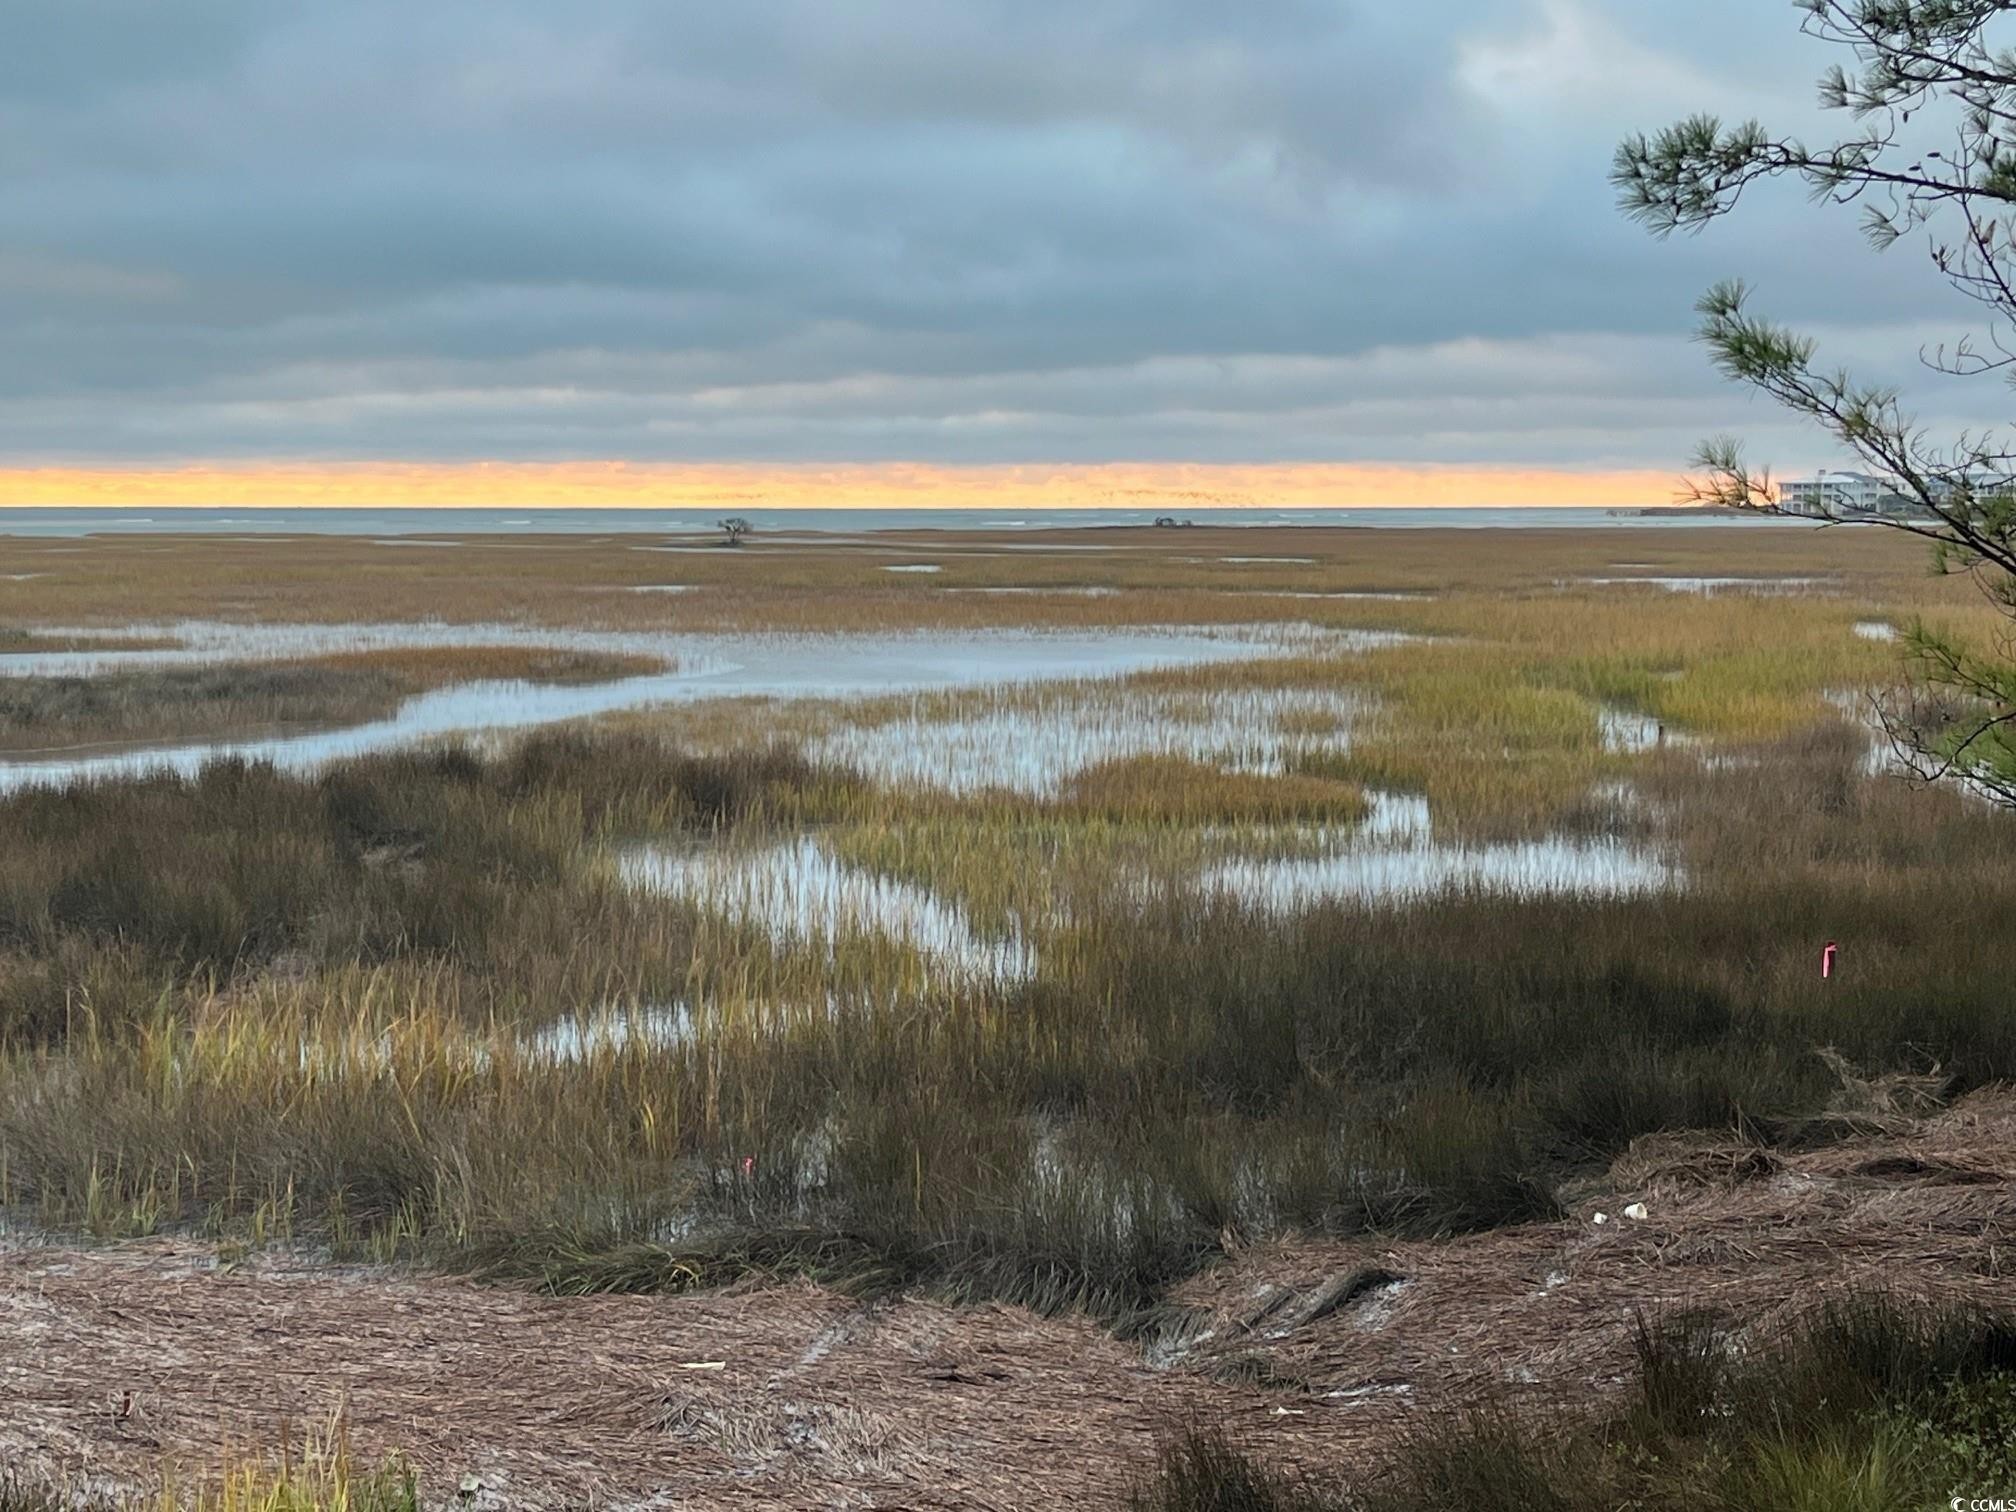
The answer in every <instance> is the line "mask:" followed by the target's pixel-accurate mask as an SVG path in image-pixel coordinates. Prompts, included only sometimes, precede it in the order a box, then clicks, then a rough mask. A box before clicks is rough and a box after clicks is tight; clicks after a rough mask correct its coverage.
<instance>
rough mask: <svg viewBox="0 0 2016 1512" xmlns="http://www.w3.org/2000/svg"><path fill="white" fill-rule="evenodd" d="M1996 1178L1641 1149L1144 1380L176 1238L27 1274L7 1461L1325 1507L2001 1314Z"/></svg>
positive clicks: (7, 1266) (1234, 1328)
mask: <svg viewBox="0 0 2016 1512" xmlns="http://www.w3.org/2000/svg"><path fill="white" fill-rule="evenodd" d="M2011 1179H2016V1101H2012V1099H2011V1097H2010V1095H2009V1094H2008V1093H2006V1092H1992V1093H1982V1094H1977V1095H1976V1096H1974V1097H1972V1098H1969V1099H1968V1100H1966V1101H1965V1102H1963V1103H1961V1104H1959V1105H1958V1106H1956V1107H1954V1108H1953V1109H1951V1110H1950V1111H1947V1112H1944V1113H1941V1114H1938V1115H1936V1116H1934V1117H1932V1118H1930V1119H1927V1120H1923V1121H1920V1122H1917V1123H1914V1124H1912V1125H1910V1126H1909V1127H1907V1128H1902V1129H1899V1130H1898V1131H1895V1132H1893V1133H1890V1134H1887V1135H1883V1136H1879V1137H1871V1138H1865V1139H1859V1140H1854V1141H1850V1142H1848V1143H1845V1144H1839V1145H1836V1146H1834V1147H1831V1148H1829V1149H1826V1150H1822V1151H1816V1152H1810V1153H1791V1154H1786V1153H1782V1152H1781V1153H1778V1154H1775V1155H1772V1156H1769V1157H1766V1156H1764V1155H1763V1153H1762V1152H1760V1151H1758V1150H1756V1149H1754V1148H1753V1147H1750V1146H1745V1145H1741V1144H1738V1143H1733V1142H1731V1141H1729V1140H1727V1139H1723V1140H1721V1141H1719V1142H1713V1143H1707V1142H1696V1143H1694V1144H1690V1145H1688V1146H1685V1147H1675V1146H1673V1145H1672V1144H1670V1143H1668V1144H1665V1145H1659V1144H1656V1143H1652V1142H1647V1143H1645V1144H1642V1145H1641V1146H1639V1147H1636V1148H1634V1150H1633V1151H1632V1153H1631V1154H1630V1155H1628V1156H1627V1157H1625V1158H1624V1159H1621V1160H1620V1161H1618V1163H1617V1165H1616V1166H1615V1167H1614V1168H1613V1171H1612V1173H1611V1179H1610V1181H1609V1182H1607V1183H1602V1184H1599V1185H1598V1186H1596V1187H1592V1188H1591V1190H1589V1191H1588V1192H1586V1193H1584V1194H1583V1196H1582V1198H1581V1200H1579V1201H1578V1202H1577V1203H1576V1205H1575V1211H1574V1213H1573V1214H1572V1215H1571V1216H1570V1217H1569V1218H1567V1219H1565V1220H1563V1221H1561V1222H1556V1223H1544V1224H1531V1225H1527V1226H1524V1227H1520V1228H1515V1229H1509V1230H1504V1231H1501V1232H1498V1233H1493V1234H1485V1235H1478V1236H1473V1237H1470V1238H1464V1239H1459V1240H1454V1241H1444V1242H1434V1241H1423V1242H1412V1243H1397V1244H1396V1243H1391V1242H1384V1241H1380V1240H1376V1239H1375V1240H1365V1241H1362V1242H1355V1243H1343V1244H1339V1243H1294V1244H1283V1245H1278V1246H1276V1245H1269V1246H1262V1247H1257V1248H1254V1249H1248V1250H1243V1251H1240V1252H1239V1253H1237V1254H1235V1255H1232V1256H1230V1257H1228V1258H1227V1260H1226V1261H1225V1262H1224V1263H1223V1264H1222V1265H1220V1266H1219V1267H1218V1268H1217V1269H1215V1270H1213V1271H1211V1272H1210V1273H1208V1274H1206V1275H1205V1276H1202V1277H1200V1278H1199V1279H1198V1280H1196V1281H1195V1282H1193V1283H1191V1284H1190V1285H1189V1286H1188V1287H1186V1288H1185V1289H1184V1290H1183V1291H1182V1292H1181V1293H1180V1294H1179V1297H1178V1299H1177V1300H1178V1301H1179V1302H1180V1303H1181V1304H1182V1306H1183V1307H1184V1308H1185V1309H1187V1311H1186V1312H1184V1313H1183V1314H1182V1316H1181V1319H1180V1321H1172V1322H1171V1324H1170V1326H1169V1327H1168V1329H1166V1330H1165V1331H1164V1332H1163V1333H1162V1334H1160V1335H1159V1336H1157V1337H1156V1338H1155V1339H1154V1340H1152V1341H1151V1342H1150V1344H1149V1347H1148V1355H1147V1356H1146V1357H1144V1355H1143V1353H1142V1352H1141V1349H1140V1348H1139V1347H1137V1346H1135V1345H1130V1344H1126V1343H1122V1342H1120V1341H1118V1340H1116V1339H1114V1338H1112V1337H1111V1336H1110V1335H1108V1334H1105V1333H1103V1332H1101V1331H1100V1330H1099V1329H1097V1328H1096V1327H1094V1326H1092V1325H1090V1324H1089V1323H1087V1322H1085V1321H1083V1320H1073V1319H1059V1318H1051V1319H1044V1318H1039V1317H1037V1316H1035V1315H1033V1314H1031V1313H1028V1312H1026V1311H1023V1310H1020V1309H1016V1308H1007V1307H994V1306H989V1307H978V1308H971V1307H969V1308H950V1307H945V1306H942V1305H939V1304H937V1303H933V1302H928V1301H923V1300H918V1299H905V1300H899V1301H886V1302H879V1303H862V1302H859V1301H856V1300H852V1299H849V1298H846V1297H842V1296H839V1295H836V1294H834V1293H831V1292H828V1291H824V1290H821V1289H819V1288H817V1287H814V1286H810V1285H807V1284H803V1283H794V1284H789V1285H783V1286H773V1287H769V1288H765V1289H762V1290H759V1291H754V1292H747V1291H745V1292H725V1293H724V1292H717V1293H712V1294H702V1295H688V1296H682V1297H678V1298H664V1297H637V1296H601V1297H570V1298H564V1299H561V1298H550V1297H539V1296H534V1295H531V1294H529V1293H526V1292H522V1291H517V1290H513V1289H508V1288H495V1287H490V1288H484V1287H476V1286H471V1285H468V1284H464V1283H459V1282H455V1281H449V1280H443V1279H437V1278H431V1277H427V1276H420V1275H414V1274H411V1273H396V1272H389V1271H383V1270H375V1269H354V1268H353V1269H342V1270H331V1269H328V1268H325V1267H319V1266H316V1265H314V1264H311V1263H307V1262H304V1261H303V1260H301V1259H298V1258H295V1257H292V1256H290V1255H288V1254H286V1253H284V1252H268V1253H255V1254H250V1255H247V1254H243V1253H241V1252H237V1251H231V1252H227V1253H224V1254H221V1255H220V1254H219V1253H218V1252H217V1251H214V1250H212V1249H210V1248H208V1247H206V1246H203V1245H200V1244H192V1243H189V1242H187V1241H154V1242H149V1243H145V1244H132V1245H124V1246H119V1247H116V1248H112V1249H98V1250H75V1249H37V1248H30V1249H21V1250H14V1251H12V1252H10V1253H7V1254H5V1255H4V1256H0V1349H4V1350H5V1351H6V1352H8V1353H10V1354H12V1353H17V1352H18V1353H19V1354H21V1355H22V1357H24V1358H25V1357H28V1356H31V1355H32V1358H33V1359H34V1361H35V1369H34V1370H33V1371H32V1372H29V1371H17V1372H11V1373H8V1374H7V1375H5V1376H4V1377H0V1450H4V1452H5V1455H6V1458H7V1459H8V1460H9V1462H10V1463H11V1464H13V1465H14V1466H16V1467H17V1468H19V1469H21V1470H23V1471H26V1472H29V1473H36V1474H47V1475H55V1476H59V1477H61V1476H66V1475H67V1476H69V1477H72V1478H73V1479H74V1478H77V1477H81V1476H82V1475H84V1474H86V1473H89V1474H90V1475H92V1476H95V1477H100V1478H101V1479H100V1482H99V1483H100V1484H104V1483H105V1481H106V1480H112V1481H115V1482H125V1483H128V1484H132V1485H146V1484H148V1483H150V1482H152V1481H153V1480H154V1479H155V1478H156V1477H158V1476H159V1475H160V1474H161V1472H162V1470H163V1467H164V1465H165V1466H168V1467H171V1469H172V1472H173V1473H175V1474H177V1475H179V1476H181V1477H182V1478H183V1479H185V1480H186V1479H189V1478H191V1477H194V1476H199V1475H200V1474H202V1473H204V1472H205V1471H206V1470H214V1468H215V1467H216V1465H217V1464H218V1463H219V1462H220V1461H222V1460H226V1459H240V1458H242V1456H243V1454H244V1452H245V1451H246V1449H247V1448H248V1447H252V1446H269V1447H270V1446H273V1445H276V1444H278V1443H281V1442H283V1441H284V1440H285V1439H286V1438H288V1437H289V1436H290V1435H291V1436H292V1437H293V1438H294V1439H295V1440H296V1441H298V1440H299V1438H300V1436H301V1433H302V1431H303V1428H304V1425H313V1424H318V1423H327V1422H329V1421H331V1419H332V1418H333V1417H337V1416H339V1415H340V1419H341V1421H342V1422H343V1423H344V1425H345V1431H346V1433H347V1435H348V1437H349V1439H350V1440H351V1441H352V1443H353V1444H354V1446H355V1449H356V1452H357V1453H358V1454H359V1455H360V1456H362V1457H364V1458H365V1459H366V1460H367V1462H368V1461H369V1460H370V1459H372V1458H374V1457H376V1456H380V1455H385V1454H391V1453H395V1452H396V1453H403V1454H405V1455H408V1456H410V1457H411V1459H412V1460H413V1462H414V1464H415V1466H416V1468H417V1470H418V1471H419V1475H420V1482H421V1489H422V1492H423V1493H424V1494H427V1495H428V1496H429V1499H430V1500H431V1499H435V1498H441V1499H446V1498H449V1497H452V1496H453V1495H454V1493H455V1491H456V1489H457V1487H458V1486H459V1482H460V1477H461V1476H462V1475H463V1474H465V1473H467V1474H474V1475H475V1476H476V1477H477V1479H478V1480H479V1481H480V1482H481V1484H482V1486H483V1487H484V1493H483V1494H484V1495H485V1496H494V1497H502V1498H504V1499H506V1500H508V1501H509V1503H510V1504H511V1505H514V1506H525V1507H533V1508H540V1507H554V1506H561V1505H567V1504H574V1503H578V1502H579V1501H580V1500H581V1499H582V1498H585V1497H587V1496H590V1495H594V1496H596V1497H598V1498H600V1499H602V1500H604V1501H615V1502H623V1501H626V1500H631V1499H638V1500H641V1499H644V1498H647V1497H652V1496H657V1497H660V1498H670V1499H690V1500H692V1501H694V1503H695V1504H703V1503H704V1504H706V1505H710V1506H715V1505H734V1506H742V1507H749V1508H759V1509H769V1508H786V1507H791V1508H796V1507H802V1506H808V1505H831V1504H835V1503H836V1502H839V1501H842V1500H844V1501H845V1502H846V1503H847V1504H850V1505H863V1506H888V1507H897V1506H903V1507H920V1508H921V1507H933V1508H953V1507H959V1508H971V1507H980V1508H987V1507H992V1508H1002V1509H1008V1508H1015V1509H1020V1508H1026V1507H1030V1506H1037V1505H1041V1506H1046V1507H1053V1506H1054V1507H1104V1506H1110V1505H1112V1504H1113V1502H1114V1500H1115V1498H1117V1497H1118V1496H1119V1495H1120V1494H1121V1493H1122V1492H1123V1491H1124V1489H1125V1488H1126V1487H1127V1485H1128V1484H1129V1483H1130V1481H1132V1480H1133V1479H1134V1478H1136V1477H1138V1476H1139V1475H1140V1474H1141V1473H1143V1471H1144V1470H1145V1468H1146V1465H1147V1463H1148V1462H1149V1460H1150V1458H1151V1457H1152V1455H1153V1453H1154V1450H1155V1447H1156V1445H1157V1444H1158V1443H1159V1442H1160V1441H1162V1440H1163V1439H1164V1438H1166V1437H1167V1436H1168V1435H1169V1434H1171V1433H1173V1432H1175V1431H1177V1430H1179V1429H1180V1428H1182V1427H1183V1426H1184V1425H1185V1424H1186V1423H1189V1422H1194V1421H1200V1420H1208V1421H1210V1422H1213V1423H1215V1424H1217V1425H1219V1426H1220V1427H1222V1428H1223V1429H1225V1430H1226V1431H1227V1432H1228V1433H1229V1434H1230V1435H1231V1436H1232V1437H1233V1438H1234V1439H1236V1440H1237V1441H1238V1442H1239V1443H1241V1444H1242V1445H1244V1446H1246V1447H1248V1448H1250V1449H1251V1450H1253V1451H1254V1452H1257V1453H1260V1454H1262V1455H1264V1456H1265V1457H1266V1458H1267V1459H1268V1460H1269V1462H1271V1463H1273V1464H1276V1465H1280V1466H1284V1467H1290V1468H1295V1469H1301V1470H1306V1471H1312V1472H1323V1473H1331V1474H1334V1473H1336V1472H1339V1471H1344V1470H1356V1469H1359V1468H1361V1467H1362V1466H1363V1464H1364V1463H1365V1460H1366V1456H1367V1455H1368V1454H1372V1453H1375V1452H1377V1451H1378V1450H1379V1449H1380V1448H1382V1447H1390V1446H1391V1445H1393V1444H1394V1443H1395V1442H1396V1441H1397V1440H1398V1438H1399V1437H1400V1436H1402V1435H1404V1434H1405V1433H1407V1432H1408V1431H1409V1430H1410V1428H1411V1427H1412V1426H1413V1425H1416V1424H1418V1423H1419V1422H1420V1421H1421V1420H1422V1415H1423V1414H1424V1413H1425V1412H1426V1411H1428V1410H1430V1409H1432V1408H1435V1407H1438V1406H1443V1407H1446V1406H1450V1405H1453V1404H1457V1403H1460V1402H1463V1401H1465V1400H1468V1399H1471V1398H1474V1397H1476V1396H1479V1395H1482V1394H1490V1395H1492V1396H1493V1397H1496V1398H1499V1399H1503V1398H1504V1397H1506V1396H1508V1395H1509V1396H1511V1397H1512V1398H1515V1399H1523V1400H1530V1401H1532V1402H1534V1403H1536V1404H1541V1403H1545V1404H1548V1405H1549V1406H1551V1407H1553V1408H1554V1409H1556V1410H1557V1411H1558V1410H1559V1409H1560V1408H1562V1407H1564V1406H1565V1407H1567V1408H1569V1409H1570V1410H1574V1411H1580V1410H1588V1409H1595V1408H1597V1407H1599V1406H1600V1405H1601V1404H1603V1403H1604V1402H1605V1401H1606V1400H1607V1396H1606V1393H1614V1392H1616V1391H1617V1390H1618V1389H1620V1384H1621V1383H1623V1382H1624V1381H1626V1380H1627V1379H1628V1377H1629V1375H1630V1365H1631V1360H1632V1350H1633V1338H1634V1329H1635V1327H1636V1324H1637V1321H1638V1320H1639V1319H1640V1318H1642V1317H1645V1316H1654V1317H1656V1316H1661V1315H1672V1314H1674V1313H1677V1312H1681V1311H1686V1312H1688V1313H1690V1314H1702V1313H1706V1314H1711V1315H1713V1316H1716V1317H1718V1318H1722V1319H1725V1320H1726V1321H1727V1323H1728V1324H1729V1325H1730V1326H1732V1327H1734V1328H1736V1329H1738V1330H1741V1331H1744V1332H1746V1333H1750V1334H1755V1335H1756V1336H1759V1337H1768V1336H1770V1335H1771V1333H1772V1331H1773V1330H1774V1329H1775V1328H1777V1327H1779V1326H1780V1325H1781V1324H1782V1323H1784V1322H1785V1321H1786V1320H1788V1319H1790V1318H1791V1317H1793V1316H1795V1315H1798V1314H1803V1313H1805V1312H1808V1311H1810V1310H1811V1309H1812V1308H1813V1306H1814V1305H1815V1304H1816V1303H1817V1302H1819V1301H1822V1300H1824V1299H1827V1298H1830V1297H1842V1296H1851V1295H1855V1294H1858V1293H1864V1292H1867V1291H1868V1290H1869V1289H1871V1288H1872V1287H1874V1286H1880V1288H1881V1289H1882V1290H1883V1291H1884V1292H1885V1293H1887V1294H1889V1295H1893V1296H1899V1297H1901V1298H1904V1299H1907V1300H1908V1299H1926V1300H1936V1301H1946V1302H1970V1301H1971V1302H1979V1303H1984V1304H1994V1303H1996V1302H1998V1301H2000V1300H2002V1299H2004V1298H2006V1295H2007V1284H2008V1283H2007V1279H2006V1276H2007V1273H2008V1268H2009V1266H2010V1265H2011V1264H2012V1263H2016V1256H2012V1254H2011V1251H2010V1250H2009V1247H2008V1245H2009V1236H2008V1233H2007V1229H2006V1225H2007V1215H2006V1213H2004V1211H2003V1206H2004V1205H2003V1204H2002V1203H2001V1201H2000V1199H1999V1197H1998V1196H1997V1193H1998V1192H1999V1191H2000V1190H2002V1189H2003V1187H2004V1186H2005V1185H2006V1183H2007V1182H2008V1181H2009V1180H2011ZM1633 1201H1642V1202H1644V1203H1645V1204H1646V1206H1647V1208H1648V1216H1647V1217H1646V1218H1645V1219H1643V1220H1642V1221H1640V1220H1631V1219H1627V1218H1624V1217H1622V1216H1621V1214H1622V1211H1623V1208H1624V1207H1625V1206H1626V1205H1627V1204H1629V1203H1631V1202H1633ZM1599 1211H1600V1212H1604V1213H1605V1215H1606V1217H1607V1218H1608V1220H1609V1221H1608V1222H1606V1223H1603V1224H1598V1223H1596V1222H1594V1214H1595V1213H1596V1212H1599ZM1151 1361H1152V1363H1151ZM128 1392H130V1393H131V1395H132V1403H133V1405H132V1408H131V1410H130V1412H128V1413H127V1414H126V1415H125V1416H123V1417H122V1416H121V1415H120V1406H121V1403H122V1401H123V1399H124V1397H125V1395H126V1394H127V1393H128Z"/></svg>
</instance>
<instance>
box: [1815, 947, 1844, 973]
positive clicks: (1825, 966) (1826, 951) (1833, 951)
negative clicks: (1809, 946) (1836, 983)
mask: <svg viewBox="0 0 2016 1512" xmlns="http://www.w3.org/2000/svg"><path fill="white" fill-rule="evenodd" d="M1840 951H1841V947H1840V946H1839V945H1836V944H1835V943H1834V942H1833V941H1832V940H1829V941H1828V942H1827V944H1826V945H1825V946H1824V947H1823V948H1822V949H1821V951H1820V979H1821V980H1822V981H1823V982H1824V981H1826V980H1827V979H1828V978H1829V977H1831V976H1833V975H1834V957H1835V956H1836V955H1838V954H1839V953H1840Z"/></svg>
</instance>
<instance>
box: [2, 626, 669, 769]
mask: <svg viewBox="0 0 2016 1512" xmlns="http://www.w3.org/2000/svg"><path fill="white" fill-rule="evenodd" d="M37 649H58V648H54V647H51V648H40V647H38V648H37ZM72 649H74V648H72ZM84 649H93V650H118V649H128V648H123V647H120V646H118V645H116V644H105V643H100V642H92V643H91V644H90V645H89V646H86V647H84ZM142 649H144V648H142ZM661 665H662V663H661V662H660V661H659V660H658V659H656V658H652V657H644V656H619V655H612V654H608V653H599V652H582V651H570V650H548V649H542V648H537V647H504V646H443V647H426V648H399V649H393V650H375V651H358V652H349V653H342V654H337V655H331V656H321V657H314V658H304V659H301V660H296V661H278V662H224V663H215V664H206V665H197V666H169V667H155V668H148V669H146V670H143V671H112V672H103V673H99V674H96V675H93V676H24V677H9V676H0V750H6V751H13V752H17V753H26V752H33V751H49V750H61V749H71V748H75V747H80V746H92V745H108V744H114V743H118V742H128V741H134V742H137V741H170V740H179V739H193V738H214V737H216V736H219V735H228V734H244V733H247V732H252V731H263V730H270V729H275V728H288V727H300V726H319V725H335V724H350V723H358V722H361V721H364V720H367V719H373V718H376V717H378V716H380V715H383V714H385V713H387V712H389V711H390V710H391V709H392V708H393V706H394V705H396V704H397V703H398V702H399V701H400V700H401V699H403V698H406V697H409V696H411V695H412V694H415V693H421V692H425V691H427V690H429V689H431V688H438V687H444V686H447V685H449V684H451V683H458V682H472V681H478V680H484V681H489V680H523V681H527V682H559V683H572V682H599V681H604V680H611V679H615V678H618V677H626V676H632V675H637V674H641V673H646V672H652V671H656V670H658V669H659V667H660V666H661ZM0 670H4V669H0Z"/></svg>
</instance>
